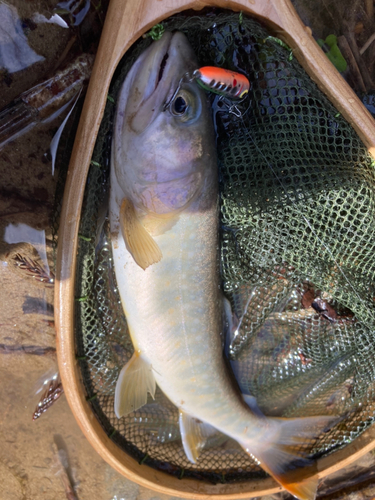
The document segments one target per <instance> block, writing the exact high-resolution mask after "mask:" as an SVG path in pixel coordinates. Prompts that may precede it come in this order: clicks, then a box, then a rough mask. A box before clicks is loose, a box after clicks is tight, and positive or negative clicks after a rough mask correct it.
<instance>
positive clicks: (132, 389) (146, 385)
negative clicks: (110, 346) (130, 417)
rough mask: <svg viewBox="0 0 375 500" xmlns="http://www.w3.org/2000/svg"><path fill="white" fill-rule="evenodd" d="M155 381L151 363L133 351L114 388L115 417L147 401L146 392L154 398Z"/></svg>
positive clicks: (129, 411)
mask: <svg viewBox="0 0 375 500" xmlns="http://www.w3.org/2000/svg"><path fill="white" fill-rule="evenodd" d="M155 390H156V382H155V378H154V375H153V373H152V367H151V365H150V364H149V363H148V362H147V361H145V360H144V359H142V356H141V355H140V354H139V353H137V352H135V353H134V354H133V356H132V358H131V359H130V361H128V363H126V365H125V366H124V367H123V369H122V370H121V372H120V375H119V377H118V379H117V383H116V389H115V413H116V417H117V418H121V417H122V416H123V415H127V414H128V413H131V412H133V411H135V410H138V408H141V406H143V405H145V404H146V403H147V393H148V392H149V393H150V394H151V396H152V397H153V398H154V399H155Z"/></svg>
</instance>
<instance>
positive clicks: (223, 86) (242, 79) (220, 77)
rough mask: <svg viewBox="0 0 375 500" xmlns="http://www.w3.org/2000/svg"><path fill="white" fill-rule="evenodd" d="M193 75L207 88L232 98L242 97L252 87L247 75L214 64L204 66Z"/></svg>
mask: <svg viewBox="0 0 375 500" xmlns="http://www.w3.org/2000/svg"><path fill="white" fill-rule="evenodd" d="M193 77H194V78H195V79H196V81H197V83H199V85H200V86H201V87H203V88H204V89H205V90H209V91H210V92H214V93H215V94H219V95H222V96H224V97H229V98H231V99H233V98H234V99H242V98H243V97H245V95H246V94H247V93H248V92H249V89H250V82H249V80H248V79H247V78H246V76H244V75H241V74H240V73H236V72H235V71H230V70H227V69H223V68H215V67H214V66H204V67H203V68H199V69H197V70H195V71H194V73H193Z"/></svg>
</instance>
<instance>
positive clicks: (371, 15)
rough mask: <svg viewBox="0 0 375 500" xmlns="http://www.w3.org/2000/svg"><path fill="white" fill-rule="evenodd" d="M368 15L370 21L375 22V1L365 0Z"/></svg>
mask: <svg viewBox="0 0 375 500" xmlns="http://www.w3.org/2000/svg"><path fill="white" fill-rule="evenodd" d="M365 8H366V14H367V16H368V17H369V19H370V21H373V20H374V0H365Z"/></svg>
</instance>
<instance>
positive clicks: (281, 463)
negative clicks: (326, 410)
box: [240, 417, 340, 500]
mask: <svg viewBox="0 0 375 500" xmlns="http://www.w3.org/2000/svg"><path fill="white" fill-rule="evenodd" d="M339 420H340V419H338V418H337V417H306V418H296V419H285V420H284V419H281V418H280V419H279V418H268V419H266V420H265V422H267V430H265V431H264V434H263V440H262V441H261V440H259V441H258V442H257V443H254V441H251V442H250V441H249V443H246V442H244V441H243V442H240V444H241V446H242V447H243V448H244V449H245V451H246V452H247V453H249V454H250V455H252V456H255V457H256V458H257V459H258V460H259V461H260V465H261V467H262V468H263V469H264V470H265V471H266V472H268V473H269V474H270V475H271V476H272V477H273V478H274V479H276V481H277V482H278V483H280V485H281V486H282V487H283V488H285V489H286V490H287V491H288V492H289V493H291V494H292V495H294V496H295V497H297V498H299V499H300V500H314V498H315V495H316V489H317V485H318V478H317V477H316V476H315V477H314V475H315V474H316V472H317V469H316V464H315V463H314V462H312V461H311V460H308V459H306V458H304V454H306V451H307V450H306V445H308V444H309V442H311V441H313V440H314V439H315V438H317V437H318V436H319V435H320V434H321V433H322V432H324V431H325V430H327V429H329V428H331V427H332V426H333V425H335V424H336V423H337V422H338V421H339Z"/></svg>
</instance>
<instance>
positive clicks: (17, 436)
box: [0, 0, 375, 500]
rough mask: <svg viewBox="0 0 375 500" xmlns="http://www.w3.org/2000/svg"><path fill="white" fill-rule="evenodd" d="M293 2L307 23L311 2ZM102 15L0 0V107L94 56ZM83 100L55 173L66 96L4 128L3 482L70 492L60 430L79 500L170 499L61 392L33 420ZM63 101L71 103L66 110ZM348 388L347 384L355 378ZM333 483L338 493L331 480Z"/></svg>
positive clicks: (48, 364) (47, 350)
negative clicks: (137, 478) (105, 455)
mask: <svg viewBox="0 0 375 500" xmlns="http://www.w3.org/2000/svg"><path fill="white" fill-rule="evenodd" d="M317 3H318V4H319V5H320V3H319V2H317ZM331 3H333V2H331ZM343 3H344V2H340V4H341V5H342V4H343ZM296 4H298V5H299V7H300V8H301V12H303V14H304V16H307V19H308V15H309V2H301V1H300V2H296ZM310 4H311V3H310ZM322 10H323V11H324V9H316V10H315V12H321V11H322ZM105 11H106V2H104V1H102V2H101V3H100V2H99V1H92V2H89V1H87V0H77V1H75V2H72V1H64V2H59V3H57V2H56V1H52V0H46V1H44V2H42V1H40V2H39V1H36V2H35V1H34V2H23V1H17V0H14V1H12V2H7V3H5V2H1V3H0V65H1V66H2V69H1V70H0V109H2V108H4V107H5V106H8V105H10V104H11V103H13V101H14V99H16V98H17V97H18V96H19V95H20V94H21V93H23V92H27V91H28V90H29V89H30V88H32V87H33V86H35V85H36V84H38V83H39V82H41V81H47V80H48V79H51V78H52V79H53V77H54V76H56V75H57V72H58V71H59V69H60V68H61V67H62V66H63V63H64V62H65V63H67V64H68V65H69V63H72V62H74V61H75V60H76V57H78V56H79V55H81V54H83V53H84V54H88V53H89V54H94V53H95V50H96V46H97V42H98V38H99V35H100V32H101V28H102V24H103V19H104V15H105ZM316 17H318V16H314V17H313V18H310V21H311V25H312V24H315V25H316V24H317V20H316ZM351 18H353V15H352V14H351ZM5 21H6V25H7V37H6V38H5V36H4V24H5ZM305 22H306V21H305ZM357 22H358V21H357ZM330 23H331V24H330ZM338 23H339V16H336V18H335V22H334V23H333V21H332V16H331V15H326V16H325V17H324V22H323V21H322V22H321V25H320V26H317V28H316V33H317V35H318V36H319V37H322V36H327V35H328V34H329V33H330V32H331V28H332V30H335V31H336V32H337V30H338V29H339V28H338V26H337V25H338ZM365 24H366V23H365ZM369 29H370V30H371V25H370V23H368V25H366V27H365V28H364V30H363V33H361V34H360V37H361V43H362V39H365V38H366V37H367V36H368V35H367V34H366V33H367V30H369ZM337 34H340V33H337ZM366 57H370V53H368V54H367V55H366ZM76 95H77V94H76V93H75V94H74V96H76ZM72 97H73V96H72ZM81 103H82V99H81V100H80V101H79V102H78V103H77V106H76V108H75V109H74V110H73V112H72V114H71V115H70V117H69V122H68V124H67V126H66V130H65V133H63V135H62V137H61V140H60V141H59V151H58V155H57V164H56V166H55V169H53V167H52V157H51V154H50V147H51V142H52V140H53V138H54V137H56V132H57V131H58V129H59V127H60V126H61V124H62V123H63V121H64V119H65V118H66V116H67V113H68V112H69V111H70V109H71V107H70V106H71V104H72V103H70V99H67V100H66V101H61V106H60V105H58V106H57V108H56V110H55V111H56V112H57V114H56V115H55V112H53V113H52V114H51V115H50V116H49V117H48V118H50V121H49V122H44V121H43V120H39V119H35V116H34V115H33V113H31V110H30V108H27V107H26V110H24V109H23V108H22V109H21V111H22V113H23V112H25V114H22V116H23V117H25V116H26V118H27V120H29V119H30V122H27V123H26V125H25V127H24V128H27V127H29V125H30V127H29V128H28V129H27V130H25V131H24V133H23V135H18V136H16V135H12V134H10V133H9V125H8V130H7V131H8V136H9V137H8V142H7V144H6V145H5V146H4V147H3V148H1V150H0V193H1V195H0V231H1V233H0V234H1V238H0V303H1V305H2V307H1V308H0V324H1V329H0V372H1V373H0V380H2V382H3V383H2V385H1V401H2V404H1V410H0V411H1V419H0V431H1V434H2V444H3V446H2V447H1V449H0V482H1V484H2V491H4V492H6V498H7V499H11V500H12V499H26V500H28V499H30V500H31V499H34V498H40V497H41V496H44V497H46V498H64V496H65V495H66V491H67V485H66V483H64V481H63V480H62V478H61V473H60V472H59V471H60V470H61V467H65V465H66V464H65V463H63V465H61V464H60V465H58V462H57V460H58V457H59V456H61V449H62V445H61V443H60V445H59V448H58V450H57V452H56V449H55V448H54V447H53V444H54V443H56V440H55V439H54V436H55V435H56V434H59V435H61V436H63V440H64V443H65V445H66V449H67V450H68V452H67V453H66V452H65V455H64V456H66V457H68V468H69V471H68V472H69V474H68V476H69V477H68V479H69V481H70V482H71V487H72V488H73V489H74V490H75V492H76V494H77V497H78V498H80V499H81V500H82V499H85V498H90V499H94V500H95V499H98V500H99V499H108V500H111V499H113V500H114V499H115V498H117V499H118V500H119V499H120V498H137V497H138V495H142V499H145V500H146V499H149V500H151V499H153V500H156V499H160V500H166V497H165V496H164V495H158V494H155V493H154V492H152V491H149V490H146V489H144V488H139V487H138V486H136V485H133V483H131V482H129V481H127V480H125V479H124V478H123V477H122V476H120V475H119V474H117V473H116V472H115V471H114V470H112V469H111V468H110V467H109V466H107V465H106V464H105V463H104V462H103V461H102V460H101V459H100V458H99V456H98V455H97V454H96V453H95V452H94V451H93V450H92V448H91V445H90V444H89V443H88V442H87V440H86V439H85V438H84V436H83V435H82V433H81V431H80V430H79V428H78V426H77V424H76V422H75V420H74V417H73V416H72V414H71V411H70V409H69V408H68V406H67V403H66V400H65V399H64V396H61V397H60V398H59V399H58V400H56V402H55V403H54V404H53V405H52V406H51V407H50V409H48V411H47V412H46V413H45V414H43V415H42V416H41V417H40V418H39V419H38V420H37V421H36V422H32V416H33V413H34V411H35V408H36V405H37V404H38V401H39V398H40V396H41V393H39V394H37V395H36V394H35V388H34V386H35V383H36V382H37V381H38V380H39V381H40V383H41V386H43V384H44V382H46V381H47V380H49V379H50V377H51V373H52V374H55V372H56V370H57V361H56V351H55V330H54V322H53V288H52V287H51V284H52V283H53V279H54V276H53V273H54V251H55V236H56V224H55V225H54V226H51V218H52V219H53V217H54V215H55V213H56V206H57V205H58V204H59V202H60V201H61V195H62V189H63V186H62V184H63V180H62V177H61V176H60V175H59V173H60V172H62V171H63V169H64V166H66V164H67V161H68V158H69V154H70V151H71V148H72V138H73V136H74V128H75V127H76V125H77V119H78V115H79V111H80V106H81ZM66 104H69V106H68V107H67V108H65V109H64V110H61V108H62V107H63V106H65V105H66ZM19 109H20V108H17V110H18V111H19ZM60 111H61V112H60ZM59 112H60V114H59ZM27 113H30V114H27ZM30 115H31V116H30ZM7 123H8V122H5V129H7ZM69 132H71V133H69ZM56 189H57V191H58V197H57V199H55V192H56ZM52 377H53V375H52ZM347 385H348V386H349V387H350V380H349V381H348V383H347ZM338 397H340V395H339V396H338ZM332 398H333V399H334V398H336V395H333V396H332ZM336 399H337V398H336ZM152 432H154V429H152ZM175 434H176V429H175V426H173V425H172V427H171V428H170V429H165V433H164V434H163V433H160V434H158V435H156V439H159V440H160V441H163V440H164V439H172V440H173V439H175ZM63 462H64V461H63ZM374 465H375V464H374V461H373V459H372V455H368V459H367V462H366V463H365V464H362V465H361V468H360V474H359V472H358V471H357V470H355V473H357V474H358V477H359V476H360V475H361V477H363V473H364V472H363V471H364V470H365V471H371V469H372V468H373V467H374ZM340 480H341V479H340V478H339V479H337V483H338V484H339V483H340ZM329 487H330V488H331V490H332V485H329ZM116 488H117V489H116ZM331 490H330V491H331ZM1 494H2V492H0V498H1Z"/></svg>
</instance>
